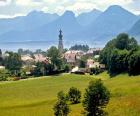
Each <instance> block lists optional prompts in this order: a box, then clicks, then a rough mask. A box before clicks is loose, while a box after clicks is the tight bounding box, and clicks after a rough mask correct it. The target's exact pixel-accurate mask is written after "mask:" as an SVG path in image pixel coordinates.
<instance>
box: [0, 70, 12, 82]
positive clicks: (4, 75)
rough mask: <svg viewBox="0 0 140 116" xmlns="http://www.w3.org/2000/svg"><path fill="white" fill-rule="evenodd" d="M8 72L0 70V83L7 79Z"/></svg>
mask: <svg viewBox="0 0 140 116" xmlns="http://www.w3.org/2000/svg"><path fill="white" fill-rule="evenodd" d="M9 75H10V74H9V72H8V71H7V70H5V69H4V70H0V81H7V80H8V77H9Z"/></svg>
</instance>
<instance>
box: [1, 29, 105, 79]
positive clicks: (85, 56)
mask: <svg viewBox="0 0 140 116" xmlns="http://www.w3.org/2000/svg"><path fill="white" fill-rule="evenodd" d="M75 46H78V45H75ZM79 46H82V45H79ZM83 47H85V46H84V45H83ZM101 50H102V49H101V48H89V47H88V48H87V49H86V50H82V49H72V48H70V49H67V50H64V45H63V35H62V31H61V30H60V31H59V42H58V51H59V53H60V55H61V58H62V59H63V61H65V64H67V69H66V71H61V72H67V73H75V74H85V73H90V74H93V73H98V72H95V70H96V69H100V71H103V70H104V69H105V65H104V64H100V63H99V56H100V52H101ZM0 54H1V56H0V57H1V60H4V59H6V58H7V57H8V56H9V52H5V53H3V54H2V51H1V52H0ZM18 54H19V55H20V58H21V62H22V66H21V68H22V70H24V73H25V75H27V76H29V75H33V74H32V72H33V70H35V69H36V68H38V67H37V65H36V64H37V63H43V64H45V65H48V64H51V58H50V57H48V56H47V55H46V54H45V52H43V51H41V50H37V51H36V52H32V51H29V50H23V49H19V50H18ZM1 62H2V61H1ZM0 69H1V70H2V69H3V70H4V69H6V67H5V66H4V64H3V63H1V66H0ZM15 70H16V69H15ZM41 70H42V72H43V74H42V75H45V73H44V72H45V71H44V70H45V69H41ZM56 70H57V69H56ZM61 70H62V69H61ZM98 71H99V70H98ZM39 72H41V71H39ZM51 74H53V72H52V73H51ZM54 74H55V72H54ZM15 75H16V74H15ZM38 76H40V75H38Z"/></svg>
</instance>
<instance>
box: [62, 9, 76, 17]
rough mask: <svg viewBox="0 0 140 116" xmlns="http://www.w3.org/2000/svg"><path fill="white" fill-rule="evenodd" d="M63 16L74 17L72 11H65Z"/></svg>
mask: <svg viewBox="0 0 140 116" xmlns="http://www.w3.org/2000/svg"><path fill="white" fill-rule="evenodd" d="M63 16H70V17H75V14H74V13H73V12H72V11H69V10H67V11H65V13H64V14H63Z"/></svg>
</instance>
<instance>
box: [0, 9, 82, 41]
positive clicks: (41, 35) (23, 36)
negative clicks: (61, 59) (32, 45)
mask: <svg viewBox="0 0 140 116" xmlns="http://www.w3.org/2000/svg"><path fill="white" fill-rule="evenodd" d="M60 29H62V30H64V36H67V35H69V34H72V33H75V32H77V31H79V30H80V29H82V26H80V24H79V23H78V22H77V20H76V17H75V14H74V13H73V12H71V11H66V12H65V13H64V14H63V15H62V16H61V17H59V18H58V19H56V20H54V21H52V22H50V23H48V24H45V25H43V26H41V27H39V28H36V29H32V30H25V31H23V30H22V31H19V30H18V31H10V32H7V33H5V34H3V35H1V37H0V38H1V41H3V42H8V41H10V42H13V41H18V42H20V41H50V42H53V41H57V40H58V31H59V30H60Z"/></svg>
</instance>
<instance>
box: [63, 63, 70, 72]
mask: <svg viewBox="0 0 140 116" xmlns="http://www.w3.org/2000/svg"><path fill="white" fill-rule="evenodd" d="M64 71H65V72H67V73H68V72H69V71H70V65H68V64H64Z"/></svg>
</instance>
